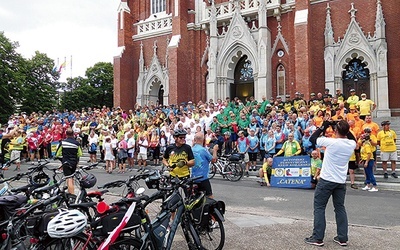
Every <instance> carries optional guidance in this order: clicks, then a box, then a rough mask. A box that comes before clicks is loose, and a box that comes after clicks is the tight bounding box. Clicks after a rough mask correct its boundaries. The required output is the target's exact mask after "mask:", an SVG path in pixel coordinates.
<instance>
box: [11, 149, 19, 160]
mask: <svg viewBox="0 0 400 250" xmlns="http://www.w3.org/2000/svg"><path fill="white" fill-rule="evenodd" d="M14 160H15V161H14ZM10 161H14V162H15V163H20V162H21V151H19V150H13V151H11V156H10Z"/></svg>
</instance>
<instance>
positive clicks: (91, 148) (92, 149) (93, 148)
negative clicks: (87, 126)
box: [89, 143, 97, 152]
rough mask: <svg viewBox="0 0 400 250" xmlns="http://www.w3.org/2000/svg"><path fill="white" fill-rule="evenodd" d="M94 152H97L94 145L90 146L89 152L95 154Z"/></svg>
mask: <svg viewBox="0 0 400 250" xmlns="http://www.w3.org/2000/svg"><path fill="white" fill-rule="evenodd" d="M96 151H97V145H96V143H92V144H90V148H89V152H96Z"/></svg>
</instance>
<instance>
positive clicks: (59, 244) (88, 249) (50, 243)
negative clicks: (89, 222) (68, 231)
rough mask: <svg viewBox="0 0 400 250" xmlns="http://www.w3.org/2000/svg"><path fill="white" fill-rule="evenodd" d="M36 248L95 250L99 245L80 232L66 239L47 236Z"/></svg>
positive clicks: (44, 249)
mask: <svg viewBox="0 0 400 250" xmlns="http://www.w3.org/2000/svg"><path fill="white" fill-rule="evenodd" d="M34 249H37V250H71V249H73V250H95V249H97V247H96V246H95V244H94V243H93V242H91V241H90V240H89V239H88V238H87V237H86V235H84V234H79V235H76V236H74V237H71V238H66V239H54V238H47V239H46V240H44V242H42V243H39V245H37V246H36V247H34Z"/></svg>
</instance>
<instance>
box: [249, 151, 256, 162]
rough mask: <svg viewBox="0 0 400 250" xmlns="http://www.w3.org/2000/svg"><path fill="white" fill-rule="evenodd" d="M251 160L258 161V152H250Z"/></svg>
mask: <svg viewBox="0 0 400 250" xmlns="http://www.w3.org/2000/svg"><path fill="white" fill-rule="evenodd" d="M248 154H249V160H250V161H257V154H258V153H248Z"/></svg>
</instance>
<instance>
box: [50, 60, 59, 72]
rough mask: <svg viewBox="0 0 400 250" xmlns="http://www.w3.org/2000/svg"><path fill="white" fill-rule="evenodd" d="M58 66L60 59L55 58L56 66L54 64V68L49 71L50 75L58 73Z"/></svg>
mask: <svg viewBox="0 0 400 250" xmlns="http://www.w3.org/2000/svg"><path fill="white" fill-rule="evenodd" d="M59 64H60V59H59V58H57V64H54V68H53V69H52V70H51V73H56V72H57V71H58V65H59Z"/></svg>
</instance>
